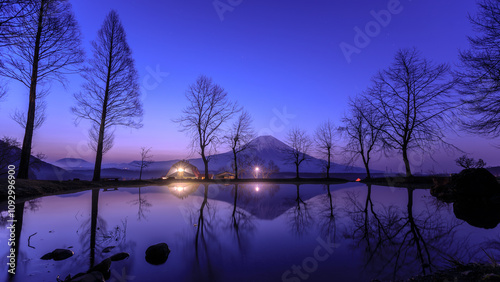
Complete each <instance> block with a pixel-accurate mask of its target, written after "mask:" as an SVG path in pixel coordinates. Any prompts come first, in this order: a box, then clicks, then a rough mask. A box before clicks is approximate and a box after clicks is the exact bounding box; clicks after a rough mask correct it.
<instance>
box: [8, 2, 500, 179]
mask: <svg viewBox="0 0 500 282" xmlns="http://www.w3.org/2000/svg"><path fill="white" fill-rule="evenodd" d="M71 2H72V4H73V9H74V12H75V15H76V18H77V20H78V22H79V24H80V26H81V29H82V32H83V36H84V38H83V42H84V48H85V50H86V51H87V56H90V55H91V51H90V40H93V39H95V36H96V33H97V30H98V29H99V28H100V26H101V24H102V21H103V20H104V17H105V15H106V14H107V13H108V12H109V11H110V9H116V10H117V11H118V13H119V15H120V17H121V20H122V22H123V25H124V27H125V30H126V32H127V35H128V42H129V45H130V46H131V48H132V50H133V55H134V58H135V60H136V67H137V69H138V71H139V74H140V76H141V78H140V83H141V85H142V86H143V87H148V85H149V86H151V85H153V84H154V83H155V80H154V79H153V78H151V76H150V75H148V74H149V71H148V69H150V70H151V69H152V70H154V69H156V68H158V69H159V70H160V71H161V72H164V73H168V76H166V77H160V78H161V80H160V81H158V83H157V85H154V86H155V87H150V89H149V90H147V91H145V93H143V103H144V109H145V115H144V120H143V123H144V127H143V128H142V129H139V130H133V129H128V128H118V129H117V130H116V132H115V133H116V139H115V140H116V141H115V146H114V148H113V149H112V150H111V151H110V152H109V153H108V154H106V155H105V157H104V162H128V161H131V160H133V159H137V158H138V151H139V148H140V147H141V146H151V147H153V154H154V155H155V159H157V160H165V159H169V158H172V157H180V158H182V157H186V156H187V153H188V150H187V149H186V146H187V144H188V141H189V140H188V138H187V137H186V136H184V134H183V133H180V132H178V127H177V125H176V124H174V123H173V122H172V119H174V118H176V117H178V116H179V115H180V113H181V110H182V108H183V107H185V106H186V100H185V98H184V93H185V90H186V88H187V86H188V85H189V84H190V83H192V82H193V81H194V80H195V79H196V77H197V76H198V75H200V74H206V75H209V76H211V77H212V78H213V79H214V81H215V82H216V83H219V84H220V85H222V86H223V87H224V88H225V89H226V90H227V91H228V93H229V95H230V97H231V98H232V99H234V100H237V101H238V102H239V103H240V104H241V105H244V106H245V108H246V109H247V110H248V111H249V112H250V113H251V114H252V115H253V118H254V125H255V128H256V131H257V132H260V133H269V132H270V131H269V129H272V130H271V133H272V135H274V136H275V137H277V138H279V139H284V136H285V132H286V131H287V130H288V129H290V128H291V127H293V126H298V127H302V128H306V129H307V130H308V131H309V132H310V133H312V132H313V131H314V128H315V127H316V126H317V125H318V124H319V123H320V122H322V121H324V120H326V119H328V118H330V119H331V120H333V121H334V122H336V123H337V124H340V119H341V117H342V115H343V114H344V111H345V110H346V108H347V102H348V97H349V96H351V95H355V94H357V93H359V92H360V91H362V90H364V89H365V88H366V87H367V86H368V84H369V80H370V78H371V77H372V76H373V75H374V74H375V73H376V72H377V71H378V70H379V69H381V68H384V67H387V66H388V65H389V64H390V63H391V62H392V59H393V56H394V54H395V52H396V51H397V50H398V49H399V48H405V47H417V48H418V49H419V50H420V51H421V52H422V55H424V56H425V57H427V58H429V59H432V60H434V61H436V62H447V63H450V64H451V65H454V64H456V63H457V54H458V50H459V49H463V48H466V47H467V46H468V44H467V40H466V35H468V34H471V31H472V29H471V26H470V24H469V22H468V19H467V13H474V12H475V10H476V6H475V4H474V1H456V0H455V1H454V0H443V1H431V0H419V1H411V0H401V1H400V5H401V7H402V8H401V9H402V11H401V13H399V14H397V15H393V16H392V19H391V22H390V23H389V24H388V25H387V26H386V27H383V28H382V29H381V32H380V33H379V34H378V35H377V36H375V37H374V38H372V40H371V42H370V44H369V45H368V46H367V47H366V48H363V49H362V51H361V53H360V54H354V55H353V56H352V58H351V59H352V61H351V63H348V62H347V61H346V59H345V57H344V55H343V53H342V51H341V49H340V47H339V44H340V43H341V42H346V43H349V44H353V38H354V35H355V31H354V27H356V26H358V27H360V28H364V27H365V25H366V24H367V23H368V22H370V21H372V20H373V17H372V15H371V14H370V11H371V10H375V11H380V10H382V9H387V5H388V3H389V2H391V1H388V0H384V1H378V0H377V1H373V0H354V1H353V0H350V1H347V0H344V1H326V0H324V1H319V0H315V1H284V0H279V1H262V0H260V1H245V0H243V1H242V2H241V4H239V5H237V6H235V7H234V10H233V11H231V12H226V13H224V20H222V21H221V19H220V17H219V16H218V14H217V12H216V10H215V9H214V7H213V5H212V2H213V1H206V0H190V1H152V0H149V1H132V0H125V1H124V0H104V1H103V0H100V1H97V0H90V1H71ZM221 2H223V3H228V2H227V0H222V1H221ZM232 2H233V3H234V2H237V1H232ZM81 83H82V80H81V78H80V77H79V76H78V75H73V76H69V77H68V84H67V86H66V88H63V87H61V86H60V85H56V84H54V85H53V86H52V88H51V93H50V94H49V96H48V97H47V98H46V101H47V104H48V107H47V119H46V122H45V124H44V125H43V126H42V127H41V128H40V129H38V131H36V133H35V138H34V148H33V151H34V152H39V151H41V152H44V153H45V154H47V155H48V160H49V161H53V160H57V159H59V158H64V157H78V158H83V159H86V160H89V161H93V159H94V153H93V152H91V151H89V149H88V148H87V147H86V144H87V129H88V124H87V123H85V122H82V123H80V125H79V126H78V127H75V125H74V122H73V116H72V114H71V113H70V107H71V106H72V105H73V104H74V100H73V97H72V93H74V92H76V91H78V90H79V88H80V85H81ZM10 90H11V91H10V93H9V95H8V97H7V98H6V99H5V101H4V102H2V103H1V104H0V124H2V129H1V134H0V135H7V136H14V137H17V138H19V139H20V140H22V137H23V130H22V129H21V128H20V127H19V126H18V125H17V124H16V123H14V122H13V121H12V120H11V119H10V118H9V115H10V114H12V112H13V111H14V110H15V109H20V110H22V111H25V110H26V108H27V101H28V97H27V92H28V91H27V89H25V88H23V87H22V86H20V85H18V84H16V83H10ZM284 108H286V112H288V113H289V114H293V115H295V118H293V119H290V121H289V123H288V124H283V123H280V122H275V121H276V118H275V113H274V112H275V111H276V110H278V111H283V109H284ZM271 124H274V125H275V126H271ZM449 140H450V141H452V142H454V143H455V144H456V145H458V146H460V147H461V148H462V149H463V150H465V151H466V152H468V153H470V154H471V155H472V156H474V157H476V158H483V159H484V160H485V161H486V162H487V163H488V164H490V165H500V162H499V161H498V160H499V159H500V158H499V150H498V149H495V148H494V147H493V144H495V142H496V143H498V141H495V140H491V139H486V138H480V137H476V136H469V135H465V134H462V136H457V135H455V134H451V135H450V138H449ZM434 156H435V158H436V160H437V161H438V163H429V164H428V165H427V164H426V166H424V168H422V170H426V169H429V168H431V167H432V166H434V167H435V170H437V171H439V170H441V169H439V168H438V167H441V168H442V169H443V170H454V169H455V165H454V164H453V161H452V160H453V159H454V158H455V156H446V155H444V154H435V155H434ZM415 159H417V157H415ZM337 161H339V159H337ZM374 166H375V167H377V168H379V169H385V167H389V168H392V169H393V170H397V169H398V168H399V167H401V165H400V161H399V157H395V158H391V159H389V160H380V161H378V162H377V163H374ZM416 170H418V169H416Z"/></svg>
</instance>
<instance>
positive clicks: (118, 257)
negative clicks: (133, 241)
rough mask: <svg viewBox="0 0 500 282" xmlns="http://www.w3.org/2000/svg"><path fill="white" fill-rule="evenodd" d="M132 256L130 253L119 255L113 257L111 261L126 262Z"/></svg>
mask: <svg viewBox="0 0 500 282" xmlns="http://www.w3.org/2000/svg"><path fill="white" fill-rule="evenodd" d="M129 256H130V255H129V254H128V253H118V254H114V255H112V256H111V257H110V258H109V259H110V260H111V261H119V260H124V259H126V258H128V257H129Z"/></svg>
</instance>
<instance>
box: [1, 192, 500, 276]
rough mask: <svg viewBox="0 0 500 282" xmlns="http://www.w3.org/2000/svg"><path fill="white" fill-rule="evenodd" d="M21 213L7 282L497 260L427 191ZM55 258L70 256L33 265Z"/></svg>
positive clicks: (59, 199) (58, 205) (173, 201)
mask: <svg viewBox="0 0 500 282" xmlns="http://www.w3.org/2000/svg"><path fill="white" fill-rule="evenodd" d="M23 205H24V209H23V208H22V206H23ZM19 210H22V211H23V212H22V229H21V230H20V236H18V237H19V238H17V239H18V240H19V242H18V243H19V244H18V245H19V253H18V257H19V262H18V265H17V270H16V272H17V274H16V275H15V276H14V277H13V278H12V281H56V277H57V276H59V277H60V278H61V279H64V278H65V277H66V276H67V275H68V274H71V275H75V274H77V273H79V272H85V271H87V270H88V269H89V268H90V267H91V266H93V265H95V264H97V263H99V262H101V261H102V260H104V259H105V258H107V257H109V256H111V255H112V254H115V253H119V252H127V253H129V254H130V257H129V258H128V259H125V260H122V261H118V262H113V263H112V266H111V276H110V279H109V280H108V281H166V280H168V281H305V280H307V281H370V280H372V279H379V280H394V279H403V278H408V277H411V276H413V275H418V274H424V273H425V274H426V273H430V272H432V271H435V270H437V269H441V268H443V267H447V266H448V265H449V263H448V261H449V260H450V259H452V260H460V261H463V262H470V261H486V260H487V257H486V255H485V252H484V251H483V250H482V249H484V250H485V251H486V252H487V253H489V254H490V255H497V254H498V248H497V247H496V248H495V246H498V242H499V237H498V234H499V232H498V231H499V227H496V228H493V229H481V228H477V227H473V226H470V225H469V224H467V223H466V222H464V221H462V220H459V219H456V218H455V216H454V214H453V209H452V206H450V205H447V204H443V203H440V202H438V201H437V200H435V199H434V198H433V197H432V196H430V194H429V191H428V190H412V189H406V188H391V187H382V186H367V185H364V184H358V183H347V184H340V185H300V186H297V185H291V184H287V185H271V184H259V183H253V184H245V185H238V186H235V185H229V186H223V185H209V186H204V185H193V184H191V185H182V184H176V185H174V186H168V187H167V186H154V187H142V188H117V189H105V190H102V189H101V190H93V191H86V192H80V193H74V194H67V195H60V196H48V197H42V198H38V199H35V200H32V201H28V202H26V203H24V204H19V205H18V208H17V211H18V212H19ZM5 217H6V212H2V218H3V221H2V224H3V226H4V228H2V229H1V230H0V238H1V239H0V240H1V242H2V244H1V246H0V253H1V254H2V267H1V269H2V272H3V274H2V276H3V277H5V279H7V278H8V275H7V266H6V263H7V258H6V257H7V255H8V246H7V243H6V242H7V238H8V236H9V233H8V230H7V229H6V228H5V227H6V226H7V223H6V221H5V220H6V218H5ZM18 231H19V230H18ZM30 236H31V238H30ZM29 238H30V239H29ZM28 239H29V240H28ZM28 241H29V243H28ZM160 242H165V243H167V244H168V246H169V248H170V249H171V253H170V255H169V257H168V260H167V261H166V262H165V263H164V264H162V265H151V264H149V263H147V262H146V260H145V251H146V249H147V248H148V247H149V246H151V245H154V244H157V243H160ZM110 246H114V248H113V249H112V250H111V252H109V253H104V252H103V250H104V249H105V248H106V247H110ZM56 248H69V249H71V250H73V251H74V253H75V255H74V256H72V257H71V258H69V259H66V260H63V261H53V260H49V261H46V260H41V259H40V257H41V256H43V255H44V254H46V253H48V252H51V251H52V250H54V249H56Z"/></svg>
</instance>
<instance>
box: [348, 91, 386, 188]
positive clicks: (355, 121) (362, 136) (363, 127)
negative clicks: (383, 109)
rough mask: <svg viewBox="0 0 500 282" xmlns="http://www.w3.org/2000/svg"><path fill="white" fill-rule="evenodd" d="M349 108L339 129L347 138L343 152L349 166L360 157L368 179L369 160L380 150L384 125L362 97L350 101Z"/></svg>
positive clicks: (369, 175) (369, 174) (369, 176)
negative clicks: (347, 157) (347, 158)
mask: <svg viewBox="0 0 500 282" xmlns="http://www.w3.org/2000/svg"><path fill="white" fill-rule="evenodd" d="M349 107H350V110H349V114H348V115H347V116H345V117H344V118H343V119H342V122H343V123H344V126H343V127H341V131H342V132H343V133H344V134H345V136H346V138H347V144H346V146H345V147H344V151H345V152H346V153H347V156H349V160H348V163H349V164H351V165H352V164H354V162H355V161H356V160H357V159H359V157H360V156H361V159H362V160H363V165H364V166H365V170H366V177H367V178H368V179H370V178H371V173H370V160H371V158H372V153H373V152H374V150H376V149H380V148H381V145H382V139H381V135H382V134H381V130H382V128H384V123H383V120H382V119H381V118H380V116H379V115H377V111H375V110H374V109H373V108H372V107H371V105H370V104H369V103H368V102H367V101H366V100H365V98H363V97H356V98H355V99H354V100H351V101H350V104H349Z"/></svg>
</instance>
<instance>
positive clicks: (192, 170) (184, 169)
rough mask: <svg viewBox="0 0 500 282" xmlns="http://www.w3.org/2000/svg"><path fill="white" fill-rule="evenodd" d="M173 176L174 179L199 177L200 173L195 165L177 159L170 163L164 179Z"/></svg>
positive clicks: (200, 176)
mask: <svg viewBox="0 0 500 282" xmlns="http://www.w3.org/2000/svg"><path fill="white" fill-rule="evenodd" d="M169 177H173V178H175V179H200V178H202V175H201V174H200V171H199V170H198V168H197V167H195V166H194V165H192V164H190V163H189V162H188V161H184V160H182V161H179V162H176V163H175V164H173V165H172V167H171V168H170V170H169V171H168V172H167V175H166V176H164V177H163V178H164V179H167V178H169Z"/></svg>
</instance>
